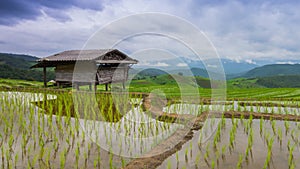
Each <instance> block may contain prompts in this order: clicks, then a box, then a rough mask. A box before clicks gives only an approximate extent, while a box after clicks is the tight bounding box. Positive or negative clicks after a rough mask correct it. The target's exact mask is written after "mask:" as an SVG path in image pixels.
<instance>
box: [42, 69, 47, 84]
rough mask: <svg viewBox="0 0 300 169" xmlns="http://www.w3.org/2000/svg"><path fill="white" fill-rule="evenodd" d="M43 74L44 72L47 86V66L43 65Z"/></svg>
mask: <svg viewBox="0 0 300 169" xmlns="http://www.w3.org/2000/svg"><path fill="white" fill-rule="evenodd" d="M43 74H44V87H47V68H46V67H45V66H44V67H43Z"/></svg>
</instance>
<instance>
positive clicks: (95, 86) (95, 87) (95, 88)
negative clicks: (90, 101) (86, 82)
mask: <svg viewBox="0 0 300 169" xmlns="http://www.w3.org/2000/svg"><path fill="white" fill-rule="evenodd" d="M94 90H95V92H96V91H97V83H95V85H94Z"/></svg>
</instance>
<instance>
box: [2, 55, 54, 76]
mask: <svg viewBox="0 0 300 169" xmlns="http://www.w3.org/2000/svg"><path fill="white" fill-rule="evenodd" d="M37 59H39V58H38V57H35V56H30V55H20V54H10V53H0V78H7V79H22V80H34V81H42V80H43V72H42V71H41V70H38V69H35V70H33V69H30V67H31V66H32V65H33V64H35V61H36V60H37ZM54 77H55V75H54V72H53V71H51V69H50V71H48V72H47V80H51V79H54Z"/></svg>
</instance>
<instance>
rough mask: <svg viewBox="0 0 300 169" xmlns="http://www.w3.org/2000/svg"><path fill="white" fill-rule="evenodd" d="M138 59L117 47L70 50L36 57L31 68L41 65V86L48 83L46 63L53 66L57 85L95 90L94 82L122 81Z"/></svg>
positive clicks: (95, 84) (47, 65)
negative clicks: (42, 83) (42, 73)
mask: <svg viewBox="0 0 300 169" xmlns="http://www.w3.org/2000/svg"><path fill="white" fill-rule="evenodd" d="M137 63H138V61H137V60H135V59H132V58H130V57H129V56H127V55H126V54H124V53H123V52H121V51H119V50H117V49H95V50H70V51H64V52H60V53H57V54H54V55H51V56H48V57H45V58H41V59H39V60H37V64H35V65H33V66H32V67H31V68H43V72H44V86H45V87H46V86H47V81H46V74H47V71H46V70H47V69H46V68H47V67H55V76H56V78H55V81H56V85H57V86H65V85H73V86H75V87H76V88H77V89H79V86H80V85H89V87H90V89H92V85H94V88H95V90H96V89H97V85H99V84H105V85H106V90H108V86H107V85H108V84H110V83H117V82H118V83H123V87H124V86H125V85H124V83H125V82H126V80H127V78H128V70H129V69H130V67H131V66H132V65H133V64H137Z"/></svg>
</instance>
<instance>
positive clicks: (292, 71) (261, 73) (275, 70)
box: [241, 64, 300, 78]
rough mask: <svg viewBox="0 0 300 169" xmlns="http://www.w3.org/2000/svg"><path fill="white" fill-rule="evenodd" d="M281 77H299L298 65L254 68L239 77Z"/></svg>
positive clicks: (299, 68)
mask: <svg viewBox="0 0 300 169" xmlns="http://www.w3.org/2000/svg"><path fill="white" fill-rule="evenodd" d="M283 75H300V64H293V65H292V64H273V65H265V66H262V67H258V68H254V69H252V70H250V71H248V72H246V73H245V74H243V75H242V76H241V77H245V78H254V77H271V76H283Z"/></svg>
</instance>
